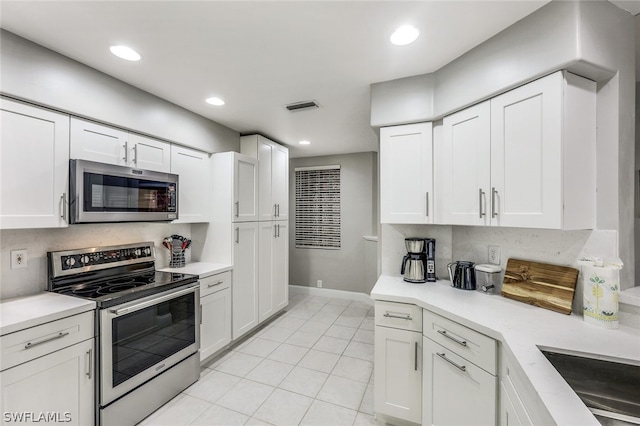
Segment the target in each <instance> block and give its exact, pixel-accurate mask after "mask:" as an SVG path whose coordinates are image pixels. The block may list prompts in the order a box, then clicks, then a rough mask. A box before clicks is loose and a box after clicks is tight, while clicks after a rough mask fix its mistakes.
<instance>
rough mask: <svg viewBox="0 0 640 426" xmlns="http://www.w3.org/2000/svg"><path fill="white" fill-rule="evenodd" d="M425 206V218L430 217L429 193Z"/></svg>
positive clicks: (426, 196)
mask: <svg viewBox="0 0 640 426" xmlns="http://www.w3.org/2000/svg"><path fill="white" fill-rule="evenodd" d="M424 198H425V206H424V208H425V209H426V213H425V216H427V217H429V193H428V192H427V193H426V195H425V197H424Z"/></svg>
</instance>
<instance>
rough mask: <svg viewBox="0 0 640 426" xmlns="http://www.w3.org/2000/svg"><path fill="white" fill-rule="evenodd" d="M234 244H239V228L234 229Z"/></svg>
mask: <svg viewBox="0 0 640 426" xmlns="http://www.w3.org/2000/svg"><path fill="white" fill-rule="evenodd" d="M236 244H240V228H236Z"/></svg>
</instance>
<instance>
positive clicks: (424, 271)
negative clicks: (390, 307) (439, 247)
mask: <svg viewBox="0 0 640 426" xmlns="http://www.w3.org/2000/svg"><path fill="white" fill-rule="evenodd" d="M404 245H405V247H406V249H407V254H406V255H404V257H403V258H402V266H401V268H400V273H401V274H402V275H403V279H404V280H405V281H407V282H410V283H424V282H435V280H436V266H435V251H436V240H435V239H433V238H417V237H412V238H405V240H404Z"/></svg>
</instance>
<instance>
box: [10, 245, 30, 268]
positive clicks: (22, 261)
mask: <svg viewBox="0 0 640 426" xmlns="http://www.w3.org/2000/svg"><path fill="white" fill-rule="evenodd" d="M26 267H27V249H20V250H11V269H22V268H26Z"/></svg>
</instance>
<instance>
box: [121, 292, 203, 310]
mask: <svg viewBox="0 0 640 426" xmlns="http://www.w3.org/2000/svg"><path fill="white" fill-rule="evenodd" d="M197 289H198V286H190V287H189V288H186V289H183V290H179V291H174V292H171V293H169V294H165V295H164V296H160V297H156V298H154V299H151V300H147V301H146V302H142V303H137V304H135V305H132V306H127V307H126V308H120V309H110V310H109V312H111V313H112V314H114V315H116V316H118V315H124V314H128V313H130V312H134V311H139V310H141V309H144V308H148V307H149V306H153V305H157V304H158V303H162V302H166V301H167V300H171V299H175V298H176V297H180V296H183V295H185V294H188V293H195V292H196V290H197Z"/></svg>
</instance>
